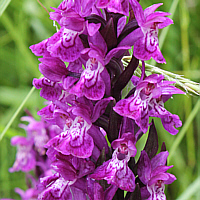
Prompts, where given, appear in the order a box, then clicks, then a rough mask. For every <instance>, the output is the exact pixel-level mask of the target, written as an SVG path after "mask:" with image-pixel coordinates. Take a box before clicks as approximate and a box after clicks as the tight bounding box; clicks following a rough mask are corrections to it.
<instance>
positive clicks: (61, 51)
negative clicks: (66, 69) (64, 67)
mask: <svg viewBox="0 0 200 200" xmlns="http://www.w3.org/2000/svg"><path fill="white" fill-rule="evenodd" d="M82 49H83V44H82V42H81V39H80V38H79V33H78V32H77V31H72V30H70V29H66V28H64V27H63V28H61V29H60V30H59V31H58V32H57V33H55V34H54V35H53V36H52V37H50V38H49V40H48V44H47V51H48V52H50V54H51V56H52V57H58V58H60V59H61V60H62V61H65V62H73V61H75V60H76V59H78V58H79V57H80V52H81V50H82Z"/></svg>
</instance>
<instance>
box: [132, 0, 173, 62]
mask: <svg viewBox="0 0 200 200" xmlns="http://www.w3.org/2000/svg"><path fill="white" fill-rule="evenodd" d="M130 4H131V6H132V9H133V11H134V15H135V18H136V20H137V22H138V25H139V26H140V29H141V31H142V33H143V36H142V37H139V38H138V40H137V41H136V42H135V44H134V50H133V55H134V56H135V57H136V58H138V59H140V60H149V59H150V58H151V57H152V58H153V59H154V60H155V61H156V62H158V63H166V61H165V59H164V57H163V55H162V53H161V51H160V49H159V42H158V29H162V28H164V27H166V26H169V25H170V24H173V21H172V19H169V18H167V17H165V16H166V15H170V13H167V12H161V11H158V12H155V10H156V9H157V8H158V7H159V6H161V5H162V3H159V4H154V5H152V6H150V7H148V8H146V9H145V10H144V11H143V9H142V7H141V5H140V4H139V3H138V1H137V0H130ZM135 33H136V32H135ZM137 33H138V30H137ZM133 34H134V32H133ZM135 37H136V36H135Z"/></svg>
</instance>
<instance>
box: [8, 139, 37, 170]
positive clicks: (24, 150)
mask: <svg viewBox="0 0 200 200" xmlns="http://www.w3.org/2000/svg"><path fill="white" fill-rule="evenodd" d="M11 144H12V145H14V146H17V154H16V160H15V162H14V164H13V167H12V168H10V169H9V171H10V172H15V171H19V170H21V171H24V172H28V171H31V170H32V169H34V168H35V166H36V158H35V155H36V152H35V151H34V150H33V144H34V141H33V139H32V138H29V139H28V138H26V137H22V136H15V137H13V138H12V139H11Z"/></svg>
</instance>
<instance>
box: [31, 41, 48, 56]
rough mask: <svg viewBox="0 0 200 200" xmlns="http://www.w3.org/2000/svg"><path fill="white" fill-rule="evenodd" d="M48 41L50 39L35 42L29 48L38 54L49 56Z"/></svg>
mask: <svg viewBox="0 0 200 200" xmlns="http://www.w3.org/2000/svg"><path fill="white" fill-rule="evenodd" d="M47 42H48V39H46V40H43V41H42V42H40V43H38V44H34V45H32V46H30V47H29V48H30V49H31V51H32V52H33V53H34V54H35V55H36V56H48V55H49V53H48V52H47Z"/></svg>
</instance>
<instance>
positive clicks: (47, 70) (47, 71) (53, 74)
mask: <svg viewBox="0 0 200 200" xmlns="http://www.w3.org/2000/svg"><path fill="white" fill-rule="evenodd" d="M39 61H40V62H42V63H40V64H39V70H40V72H41V73H42V74H43V75H44V76H45V77H46V78H48V79H49V80H51V81H55V82H59V81H61V79H62V77H63V76H67V75H68V70H67V68H66V66H65V63H64V62H62V61H61V60H60V59H58V58H52V57H48V58H39Z"/></svg>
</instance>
